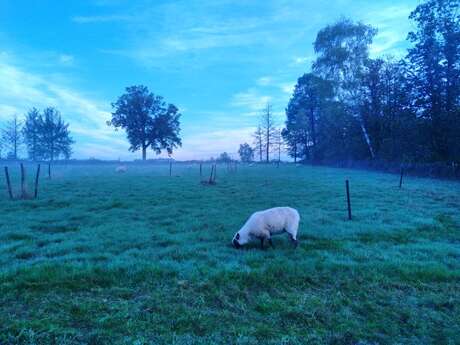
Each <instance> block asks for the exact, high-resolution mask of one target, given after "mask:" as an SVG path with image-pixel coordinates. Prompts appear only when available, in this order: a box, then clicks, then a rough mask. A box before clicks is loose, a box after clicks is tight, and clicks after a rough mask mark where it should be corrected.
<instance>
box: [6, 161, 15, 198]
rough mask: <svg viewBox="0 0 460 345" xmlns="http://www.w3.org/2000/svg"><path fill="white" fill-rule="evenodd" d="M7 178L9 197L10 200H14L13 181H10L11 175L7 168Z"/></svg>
mask: <svg viewBox="0 0 460 345" xmlns="http://www.w3.org/2000/svg"><path fill="white" fill-rule="evenodd" d="M5 178H6V187H7V189H8V195H9V196H10V199H11V200H13V192H12V190H11V181H10V174H9V173H8V167H5Z"/></svg>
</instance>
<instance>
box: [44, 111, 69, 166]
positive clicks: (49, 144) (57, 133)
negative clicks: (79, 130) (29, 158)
mask: <svg viewBox="0 0 460 345" xmlns="http://www.w3.org/2000/svg"><path fill="white" fill-rule="evenodd" d="M36 126H37V132H38V138H37V139H38V148H37V153H38V156H39V157H40V158H41V159H46V160H50V161H53V160H55V159H58V158H60V157H64V158H66V159H68V158H70V156H71V154H72V144H73V143H74V140H73V139H72V138H71V137H70V131H69V124H68V123H65V122H64V120H63V119H62V117H61V113H60V112H59V111H58V110H57V109H56V108H53V107H48V108H45V109H44V110H43V114H42V116H40V117H39V118H38V120H37V122H36ZM36 158H38V157H37V156H36Z"/></svg>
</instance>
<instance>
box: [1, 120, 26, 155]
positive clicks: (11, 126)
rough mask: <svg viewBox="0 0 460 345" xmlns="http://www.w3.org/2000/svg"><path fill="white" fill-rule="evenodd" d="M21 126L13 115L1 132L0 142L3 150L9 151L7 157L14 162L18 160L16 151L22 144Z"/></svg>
mask: <svg viewBox="0 0 460 345" xmlns="http://www.w3.org/2000/svg"><path fill="white" fill-rule="evenodd" d="M21 126H22V124H21V122H20V121H18V117H17V116H16V115H15V116H14V117H13V119H12V120H11V121H9V122H7V123H6V126H5V128H3V130H2V137H1V141H2V142H3V145H4V146H5V148H6V149H7V150H9V151H8V152H7V155H8V157H9V158H11V159H14V160H17V159H18V150H19V148H20V146H21V144H22V142H23V141H22V140H23V138H22V134H21Z"/></svg>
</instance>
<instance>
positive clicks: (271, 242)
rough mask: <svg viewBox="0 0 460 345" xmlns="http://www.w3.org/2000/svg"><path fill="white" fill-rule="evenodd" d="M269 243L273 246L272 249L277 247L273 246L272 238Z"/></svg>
mask: <svg viewBox="0 0 460 345" xmlns="http://www.w3.org/2000/svg"><path fill="white" fill-rule="evenodd" d="M268 243H269V244H270V245H271V247H272V248H275V246H274V245H273V241H272V239H271V237H270V238H269V239H268Z"/></svg>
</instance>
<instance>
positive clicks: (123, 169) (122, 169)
mask: <svg viewBox="0 0 460 345" xmlns="http://www.w3.org/2000/svg"><path fill="white" fill-rule="evenodd" d="M127 171H128V167H127V166H126V165H119V166H117V167H116V168H115V172H117V173H125V172H127Z"/></svg>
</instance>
